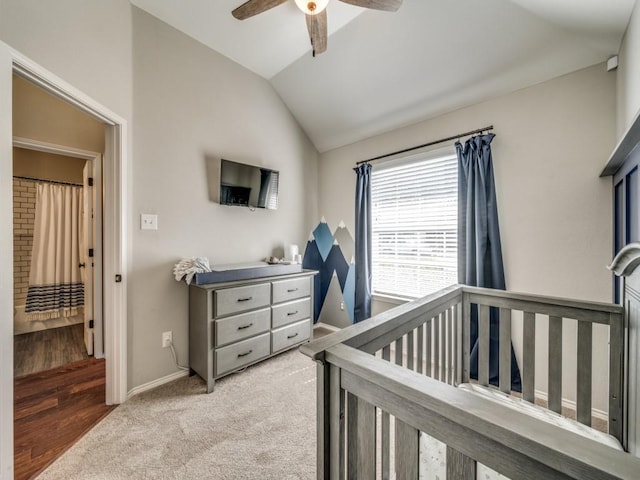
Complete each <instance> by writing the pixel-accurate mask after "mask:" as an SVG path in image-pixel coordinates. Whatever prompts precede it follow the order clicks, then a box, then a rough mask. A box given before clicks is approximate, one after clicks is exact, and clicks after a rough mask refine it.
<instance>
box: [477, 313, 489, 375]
mask: <svg viewBox="0 0 640 480" xmlns="http://www.w3.org/2000/svg"><path fill="white" fill-rule="evenodd" d="M478 383H479V384H480V385H484V386H489V307H488V306H487V305H478Z"/></svg>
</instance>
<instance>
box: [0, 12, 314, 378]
mask: <svg viewBox="0 0 640 480" xmlns="http://www.w3.org/2000/svg"><path fill="white" fill-rule="evenodd" d="M0 12H2V14H1V15H0V40H1V41H2V42H5V43H7V44H8V45H9V46H10V47H12V48H14V49H15V50H17V51H19V52H20V53H22V54H24V55H25V56H27V57H29V58H30V59H32V60H34V61H35V62H37V63H39V64H41V65H42V66H43V67H45V68H46V69H48V70H50V71H51V72H53V73H54V74H55V75H57V76H59V77H60V78H62V79H63V80H65V81H66V82H68V83H70V84H71V85H73V86H74V87H76V88H78V89H80V90H81V91H83V92H85V93H86V94H87V95H89V96H90V97H92V98H94V99H95V100H96V101H98V102H100V103H101V104H103V105H105V106H106V107H107V108H109V109H111V110H112V111H114V112H115V113H117V114H118V115H120V116H121V117H123V118H124V119H125V120H126V121H127V122H128V126H129V130H130V132H129V140H130V150H131V153H132V154H133V155H131V161H130V171H129V172H128V173H129V175H130V179H131V182H130V185H129V197H130V198H131V205H132V208H131V211H130V215H129V217H128V218H127V219H126V221H127V222H128V224H129V228H130V231H131V234H130V239H129V244H128V246H127V255H128V258H129V268H130V271H129V272H125V274H128V279H129V283H128V287H129V291H128V295H129V300H128V334H129V339H128V341H129V344H128V375H129V378H128V384H129V385H128V387H129V389H132V388H134V387H136V386H140V385H142V384H144V383H147V382H150V381H153V380H157V379H159V378H161V377H163V376H166V375H168V374H171V373H174V372H176V371H177V370H176V368H175V367H174V366H173V362H172V359H171V353H170V351H169V350H167V349H162V348H161V347H160V344H161V341H160V338H161V332H162V331H165V330H172V331H173V333H174V342H175V344H176V349H177V352H178V356H179V358H180V360H181V361H182V362H183V363H186V362H187V356H188V351H187V313H188V312H187V298H188V294H187V288H186V287H185V286H184V285H183V284H178V283H176V282H175V281H174V280H173V277H172V275H171V269H172V267H173V264H174V263H175V262H176V261H177V260H179V259H180V258H182V257H189V256H194V255H203V256H208V257H210V258H211V260H212V262H213V263H230V262H242V261H256V260H259V259H261V258H263V257H265V256H268V255H270V254H272V253H273V252H274V251H275V252H277V253H279V254H282V246H283V244H284V243H285V242H296V243H298V244H301V245H303V244H304V242H305V241H306V238H307V235H308V232H309V230H310V228H311V227H312V225H313V223H314V222H315V221H317V218H318V212H317V172H316V170H317V152H316V150H315V149H314V148H313V146H312V145H311V143H310V142H309V141H308V139H307V137H306V135H305V134H304V133H303V132H302V130H301V129H300V127H299V125H298V124H297V122H296V120H295V119H294V118H293V117H292V115H291V114H290V112H289V111H288V109H287V108H286V107H285V106H284V104H283V103H282V101H281V100H280V98H279V97H278V95H277V94H276V93H275V92H274V91H273V89H272V88H271V86H270V85H269V84H268V83H267V82H266V81H265V80H263V79H261V78H260V77H258V76H256V75H254V74H253V73H251V72H249V71H248V70H246V69H244V68H242V67H240V66H238V65H237V64H235V63H233V62H232V61H230V60H228V59H227V58H225V57H222V56H221V55H218V54H216V53H214V52H213V51H211V50H209V49H206V48H205V47H203V46H202V45H201V44H199V43H197V42H195V41H193V40H191V39H190V38H188V37H186V36H184V35H182V34H179V33H178V32H177V31H175V30H173V29H171V28H169V27H168V26H166V25H165V24H163V23H161V22H159V21H158V20H155V19H154V18H153V17H150V16H148V15H146V14H144V13H142V12H141V11H138V10H137V9H135V8H133V7H132V6H131V5H130V3H129V1H128V0H113V1H110V2H103V1H99V0H91V1H86V0H60V1H58V2H56V6H55V8H43V5H42V2H41V1H37V0H19V1H18V0H0ZM134 31H135V38H134ZM134 95H135V104H134ZM134 111H135V118H134ZM216 156H225V157H228V158H231V159H234V160H239V161H247V162H249V163H253V164H258V165H260V164H264V165H268V166H270V167H272V168H274V169H278V170H280V171H281V186H280V209H279V210H277V211H275V212H266V211H256V212H250V211H249V210H248V209H240V208H231V207H221V206H219V205H217V204H214V203H211V202H210V201H209V199H208V186H207V182H206V177H205V175H206V163H205V162H206V159H207V158H214V157H216ZM140 213H156V214H158V215H159V230H158V231H154V232H148V231H145V232H141V231H140V229H139V214H140ZM9 253H10V252H9ZM2 255H3V257H2V258H3V259H4V256H5V253H3V254H2ZM6 262H11V259H10V255H7V258H6ZM9 264H10V263H9ZM7 284H9V285H10V284H12V282H11V279H10V278H8V279H7ZM3 318H5V315H3ZM6 319H7V320H8V321H10V320H11V316H10V312H9V311H8V314H7V315H6Z"/></svg>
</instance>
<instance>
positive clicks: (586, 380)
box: [576, 321, 593, 426]
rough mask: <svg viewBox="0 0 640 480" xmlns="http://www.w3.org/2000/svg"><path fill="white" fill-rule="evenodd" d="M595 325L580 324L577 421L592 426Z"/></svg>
mask: <svg viewBox="0 0 640 480" xmlns="http://www.w3.org/2000/svg"><path fill="white" fill-rule="evenodd" d="M592 327H593V324H591V323H588V322H580V321H579V322H578V395H577V398H576V420H578V421H579V422H580V423H583V424H585V425H588V426H591V352H592V345H593V343H592V338H593V330H592Z"/></svg>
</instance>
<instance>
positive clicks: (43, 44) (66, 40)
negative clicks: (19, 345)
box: [0, 0, 133, 478]
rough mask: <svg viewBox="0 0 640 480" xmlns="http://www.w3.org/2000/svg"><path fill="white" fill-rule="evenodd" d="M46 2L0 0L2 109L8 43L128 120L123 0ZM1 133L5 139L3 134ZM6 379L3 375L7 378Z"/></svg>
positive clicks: (5, 162) (6, 463) (0, 464)
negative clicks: (106, 0) (105, 0)
mask: <svg viewBox="0 0 640 480" xmlns="http://www.w3.org/2000/svg"><path fill="white" fill-rule="evenodd" d="M47 6H48V7H50V8H45V4H44V2H42V1H40V0H0V42H2V43H3V44H2V45H0V70H1V71H0V89H2V92H1V93H0V96H1V98H0V104H2V108H3V109H6V108H7V106H8V105H10V104H11V97H10V91H11V69H10V63H9V62H8V59H9V56H8V55H9V54H8V51H7V50H6V48H5V47H4V44H7V45H9V46H10V47H12V48H13V49H15V50H17V51H18V52H20V53H22V54H23V55H25V56H27V57H29V58H30V59H31V60H33V61H35V62H37V63H39V64H40V65H42V66H43V67H44V68H46V69H48V70H49V71H51V72H53V73H55V74H56V75H57V76H58V77H60V78H62V79H63V80H65V81H66V82H68V83H70V84H72V85H73V86H75V87H76V88H78V89H80V90H82V91H83V92H85V93H86V94H87V95H89V96H91V97H92V98H94V99H95V100H96V101H98V102H100V103H101V104H103V105H105V106H106V107H107V108H109V109H110V110H112V111H113V112H115V113H117V114H118V115H120V116H121V117H122V118H124V119H126V120H128V121H130V120H131V114H132V112H131V100H132V88H133V87H132V67H131V58H132V52H131V6H130V4H129V1H128V0H111V1H108V2H104V1H101V0H60V1H56V2H55V5H54V4H53V3H52V2H47ZM7 77H8V78H7ZM4 111H5V112H6V110H4ZM1 123H2V120H0V124H1ZM9 128H10V126H9ZM7 131H8V130H6V127H5V126H4V125H0V137H2V138H1V139H0V143H2V145H1V146H0V148H1V149H2V152H1V153H2V154H1V155H0V178H2V179H3V180H2V181H1V182H0V183H1V188H0V191H2V192H9V200H8V201H5V197H4V196H3V197H2V198H3V202H1V204H2V205H3V211H4V210H5V208H4V207H5V206H7V205H10V204H11V200H10V198H11V197H10V191H11V184H10V183H9V182H10V179H11V175H10V172H11V149H10V147H11V145H10V144H9V145H5V144H4V142H5V141H6V138H5V135H6V132H7ZM6 137H8V138H10V134H9V135H6ZM7 172H8V173H9V175H6V173H7ZM5 179H8V180H9V182H7V181H6V180H5ZM5 187H6V188H5ZM6 210H7V211H10V209H6ZM8 220H9V219H8V217H7V215H4V214H0V221H1V222H0V223H1V225H2V227H0V230H1V231H2V232H3V235H2V237H1V239H0V244H1V246H2V248H0V299H1V300H2V301H0V321H1V322H2V326H1V327H0V336H1V338H0V344H1V348H0V350H2V351H3V352H7V351H9V352H10V351H11V350H10V349H9V348H6V346H7V343H8V344H9V345H11V342H12V341H13V335H12V333H13V322H12V317H13V315H12V310H11V301H10V297H9V296H8V295H6V293H8V292H7V291H8V290H10V289H12V286H13V282H12V280H11V277H12V272H11V267H10V266H11V265H12V263H11V250H12V245H11V244H9V245H7V244H5V243H4V241H5V240H4V239H5V238H6V236H5V235H4V233H5V232H9V235H10V229H8V228H7V226H8V225H10V223H8ZM4 265H8V266H9V269H7V268H5V267H4ZM9 295H10V293H9ZM5 300H6V301H5ZM0 356H1V357H2V362H1V364H2V366H1V367H0V369H2V370H0V378H1V379H2V384H1V385H0V387H1V389H2V392H4V393H2V394H0V405H1V407H2V408H1V409H0V410H1V411H2V413H0V477H2V478H5V477H6V478H10V474H9V473H8V472H9V469H10V467H11V464H12V455H13V451H12V448H11V447H10V442H11V436H12V434H11V432H12V429H11V425H12V423H13V422H12V418H11V416H12V409H11V404H12V399H7V398H6V396H7V394H8V395H10V394H11V392H12V389H11V379H12V377H13V371H12V368H11V365H12V362H11V361H10V360H9V361H6V358H5V357H4V355H0ZM5 379H9V382H10V383H9V384H8V385H7V383H6V382H5Z"/></svg>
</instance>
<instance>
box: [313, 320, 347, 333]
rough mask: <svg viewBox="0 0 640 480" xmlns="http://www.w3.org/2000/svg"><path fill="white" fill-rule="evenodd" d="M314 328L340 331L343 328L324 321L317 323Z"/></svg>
mask: <svg viewBox="0 0 640 480" xmlns="http://www.w3.org/2000/svg"><path fill="white" fill-rule="evenodd" d="M313 328H326V329H327V330H331V331H332V332H339V331H340V330H342V329H341V328H340V327H334V326H333V325H329V324H328V323H322V322H318V323H316V324H315V325H314V326H313Z"/></svg>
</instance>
